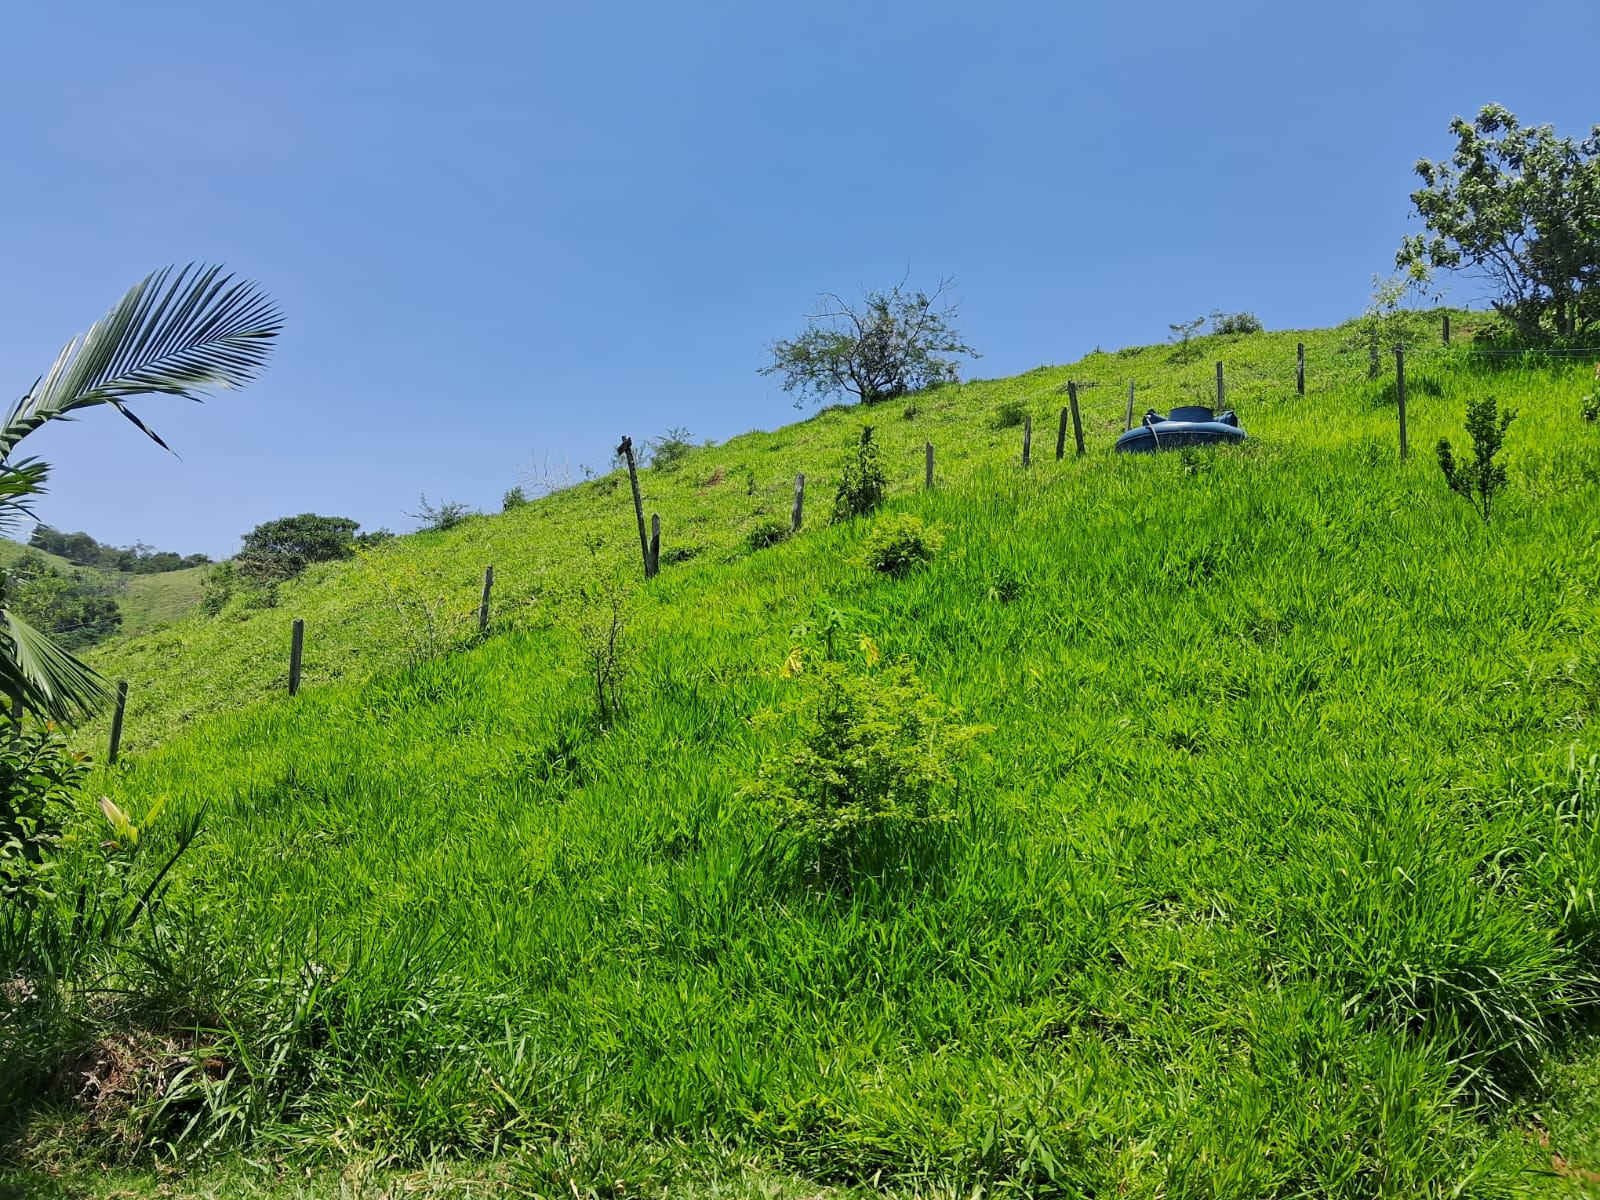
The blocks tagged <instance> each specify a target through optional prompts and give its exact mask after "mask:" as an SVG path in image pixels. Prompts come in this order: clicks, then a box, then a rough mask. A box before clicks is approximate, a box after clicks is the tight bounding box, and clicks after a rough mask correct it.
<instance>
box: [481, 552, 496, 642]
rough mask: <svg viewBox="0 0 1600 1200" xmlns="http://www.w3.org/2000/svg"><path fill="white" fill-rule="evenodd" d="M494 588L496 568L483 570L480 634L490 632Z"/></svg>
mask: <svg viewBox="0 0 1600 1200" xmlns="http://www.w3.org/2000/svg"><path fill="white" fill-rule="evenodd" d="M493 587H494V567H493V566H492V565H491V566H487V567H485V568H484V569H483V600H482V601H481V602H480V603H479V604H478V632H479V633H487V632H488V631H489V591H490V589H491V588H493Z"/></svg>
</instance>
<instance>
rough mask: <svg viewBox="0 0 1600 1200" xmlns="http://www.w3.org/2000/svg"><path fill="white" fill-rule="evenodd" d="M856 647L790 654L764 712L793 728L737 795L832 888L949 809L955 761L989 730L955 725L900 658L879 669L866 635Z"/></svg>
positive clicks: (954, 716)
mask: <svg viewBox="0 0 1600 1200" xmlns="http://www.w3.org/2000/svg"><path fill="white" fill-rule="evenodd" d="M862 650H863V655H864V659H865V661H864V665H863V666H862V667H861V668H860V669H852V668H851V667H850V666H848V665H846V664H845V663H842V662H829V661H823V662H818V663H816V664H815V665H812V664H809V663H807V662H806V661H805V659H804V656H803V655H802V653H801V651H800V650H799V649H795V650H793V651H791V652H790V655H789V659H788V661H787V662H786V663H785V665H784V674H785V675H786V676H787V677H789V678H790V679H791V680H792V681H793V687H794V694H793V695H792V696H791V698H790V700H789V703H788V704H787V705H786V706H785V707H784V709H783V711H782V712H781V713H778V714H771V715H769V716H767V717H765V718H762V720H763V721H764V722H784V721H787V722H790V723H792V724H793V726H794V733H795V736H794V738H793V740H791V741H790V742H789V743H788V745H787V746H786V747H785V748H784V749H783V750H782V751H781V752H780V753H778V754H775V755H773V756H772V757H771V758H769V759H768V760H767V761H766V762H765V763H764V764H763V766H762V767H761V769H760V771H759V773H758V774H757V776H756V777H755V778H754V779H753V780H751V781H749V782H748V783H746V784H745V786H744V787H743V788H741V789H740V793H739V794H740V796H741V797H742V798H743V799H746V800H749V801H751V802H753V803H755V804H756V805H758V806H759V807H760V808H761V809H763V810H764V811H765V812H767V813H768V814H769V815H771V816H772V817H773V818H775V819H776V821H777V824H778V827H779V829H780V830H781V831H783V833H784V834H786V835H787V836H788V842H787V847H788V848H789V849H790V850H792V851H794V852H795V853H796V855H797V856H798V861H799V862H801V863H803V864H804V866H805V868H806V869H807V870H808V871H809V872H812V873H814V874H815V877H816V878H817V879H818V880H819V881H820V882H822V883H823V884H825V885H829V886H836V885H839V884H844V883H847V882H848V881H849V879H850V878H851V877H852V876H854V875H857V874H858V873H861V872H863V871H871V870H872V869H874V868H875V867H877V866H880V865H882V864H883V863H884V862H885V861H886V860H887V856H888V855H892V854H893V853H894V852H895V851H896V850H897V849H901V848H903V847H904V842H905V840H906V839H907V838H909V837H914V836H915V835H916V834H917V833H918V832H920V831H923V830H926V829H927V828H929V827H931V826H935V825H938V824H941V823H944V822H948V821H950V820H952V819H954V817H955V815H956V808H955V797H956V775H955V768H956V765H957V764H958V763H959V762H960V760H961V758H962V756H963V754H964V753H965V751H966V749H967V747H968V746H969V745H970V744H971V742H972V741H973V740H974V739H975V738H977V737H978V736H980V735H981V734H983V733H985V732H987V730H986V729H984V728H982V727H978V726H972V725H963V724H961V723H960V721H959V720H958V716H959V714H958V713H957V712H956V711H955V710H954V709H952V708H951V707H950V706H948V705H946V704H945V703H943V702H942V701H941V700H939V699H938V698H937V697H935V696H934V695H933V694H932V693H931V692H929V691H928V689H927V688H926V687H925V686H924V685H923V683H922V681H921V679H919V678H918V676H917V673H916V671H915V669H914V668H913V667H912V666H911V665H910V664H909V663H905V662H898V663H893V664H890V665H887V666H881V667H880V666H879V665H878V651H877V647H876V646H874V645H873V644H872V642H871V641H870V639H866V638H863V639H862Z"/></svg>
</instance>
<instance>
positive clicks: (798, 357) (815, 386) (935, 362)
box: [760, 279, 978, 408]
mask: <svg viewBox="0 0 1600 1200" xmlns="http://www.w3.org/2000/svg"><path fill="white" fill-rule="evenodd" d="M950 286H951V281H950V280H948V279H945V280H941V281H940V282H939V286H938V287H936V288H935V289H934V290H933V291H932V292H931V293H929V292H920V291H919V292H908V291H906V289H905V281H904V280H901V281H900V282H899V283H897V284H895V286H894V287H892V288H890V289H889V290H888V291H887V292H883V291H869V292H868V293H867V294H866V296H865V297H864V298H863V299H862V300H861V301H860V302H859V303H856V304H851V303H848V302H847V301H845V300H844V299H842V298H841V297H839V296H838V295H836V294H835V293H833V292H824V293H823V294H822V297H821V303H820V306H819V307H818V309H817V311H816V312H814V313H811V314H810V315H808V316H807V317H806V327H805V329H803V330H802V331H801V332H800V333H798V334H796V335H795V336H794V337H792V338H785V339H782V340H780V341H777V342H774V343H773V344H772V345H771V347H769V349H770V350H771V351H772V362H771V363H769V364H768V365H767V366H764V367H762V368H761V369H760V371H761V374H763V375H781V376H782V377H783V390H784V391H786V392H796V393H799V398H797V399H796V400H795V407H796V408H799V407H800V406H801V404H802V403H803V401H804V398H805V397H806V396H807V395H809V396H811V397H812V398H813V399H815V400H821V399H822V398H823V397H825V396H846V395H848V396H854V397H856V398H857V400H859V401H860V402H861V403H862V404H876V403H878V402H879V401H880V400H892V399H894V398H895V397H896V396H903V395H905V394H906V393H907V392H913V391H917V390H919V389H921V388H925V387H927V386H929V385H930V384H934V383H943V382H946V381H953V380H955V379H957V378H959V364H958V363H957V361H956V359H957V356H961V355H965V356H967V357H969V358H977V357H978V352H977V351H976V350H974V349H973V348H972V347H971V346H969V345H967V344H966V342H964V341H963V340H962V338H961V334H960V332H959V331H958V330H957V329H956V328H955V327H954V321H955V317H956V306H955V304H954V303H951V302H949V301H948V300H946V299H945V294H946V292H948V291H949V289H950Z"/></svg>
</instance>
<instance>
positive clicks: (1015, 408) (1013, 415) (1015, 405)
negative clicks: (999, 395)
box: [989, 400, 1028, 429]
mask: <svg viewBox="0 0 1600 1200" xmlns="http://www.w3.org/2000/svg"><path fill="white" fill-rule="evenodd" d="M1027 419H1028V406H1027V405H1025V404H1023V403H1022V401H1021V400H1004V401H1001V403H999V404H997V405H996V406H995V410H994V414H993V415H992V416H991V417H990V418H989V428H990V429H1015V428H1017V427H1018V426H1019V425H1021V424H1022V423H1023V422H1024V421H1026V420H1027Z"/></svg>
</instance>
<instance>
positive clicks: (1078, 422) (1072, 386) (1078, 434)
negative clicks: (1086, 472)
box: [1067, 379, 1083, 458]
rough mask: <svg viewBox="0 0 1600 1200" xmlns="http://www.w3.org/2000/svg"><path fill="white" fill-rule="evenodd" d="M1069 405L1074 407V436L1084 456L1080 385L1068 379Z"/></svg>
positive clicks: (1080, 453)
mask: <svg viewBox="0 0 1600 1200" xmlns="http://www.w3.org/2000/svg"><path fill="white" fill-rule="evenodd" d="M1067 405H1068V406H1069V407H1070V408H1071V409H1072V437H1073V440H1074V441H1075V442H1077V444H1078V457H1079V458H1082V457H1083V420H1082V418H1081V417H1079V416H1078V385H1077V384H1076V383H1075V382H1073V381H1072V380H1070V379H1069V380H1067Z"/></svg>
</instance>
